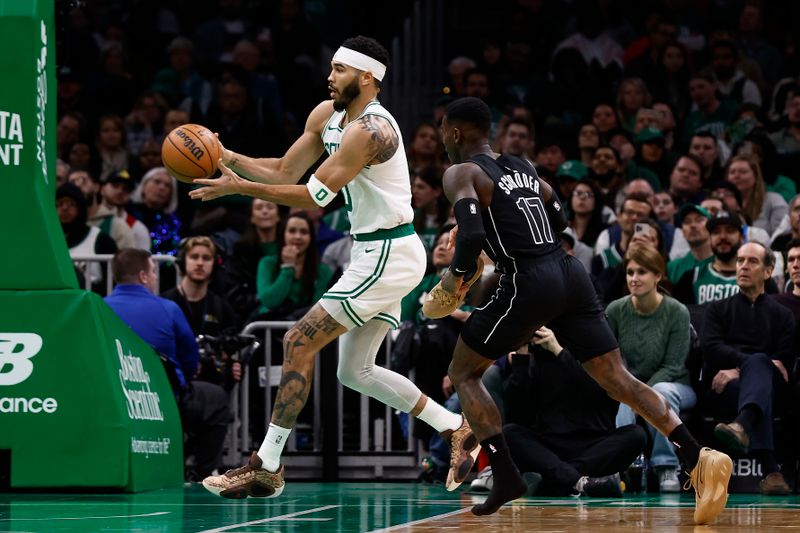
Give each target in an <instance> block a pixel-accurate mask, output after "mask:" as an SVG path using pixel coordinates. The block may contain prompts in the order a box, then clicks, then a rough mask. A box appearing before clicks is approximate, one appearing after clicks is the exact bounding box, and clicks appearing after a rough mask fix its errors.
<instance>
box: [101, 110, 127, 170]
mask: <svg viewBox="0 0 800 533" xmlns="http://www.w3.org/2000/svg"><path fill="white" fill-rule="evenodd" d="M95 145H96V146H97V151H98V152H99V153H100V158H101V161H102V168H101V170H100V176H99V177H100V180H101V181H102V180H104V179H105V178H106V177H107V176H109V175H110V174H111V173H113V172H119V171H120V170H127V169H128V164H129V163H128V158H129V157H130V153H129V152H128V144H127V141H126V137H125V124H124V123H123V122H122V119H121V118H119V117H118V116H117V115H103V116H102V117H100V120H99V121H98V131H97V140H96V142H95Z"/></svg>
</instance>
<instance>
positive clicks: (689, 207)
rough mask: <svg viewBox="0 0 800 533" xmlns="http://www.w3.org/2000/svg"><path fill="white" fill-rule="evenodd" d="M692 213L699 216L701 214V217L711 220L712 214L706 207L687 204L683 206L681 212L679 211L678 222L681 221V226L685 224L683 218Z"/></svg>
mask: <svg viewBox="0 0 800 533" xmlns="http://www.w3.org/2000/svg"><path fill="white" fill-rule="evenodd" d="M692 212H694V213H697V214H699V215H701V216H704V217H706V219H710V218H711V213H709V212H708V210H707V209H706V208H705V207H701V206H699V205H696V204H689V203H687V204H683V205H682V206H681V208H680V210H679V211H678V220H680V222H681V224H683V217H685V216H686V215H687V214H689V213H692Z"/></svg>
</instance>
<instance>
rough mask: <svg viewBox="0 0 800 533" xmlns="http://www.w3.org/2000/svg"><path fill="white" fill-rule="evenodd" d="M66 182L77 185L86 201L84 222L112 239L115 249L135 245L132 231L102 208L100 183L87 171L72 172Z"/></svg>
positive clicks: (106, 209)
mask: <svg viewBox="0 0 800 533" xmlns="http://www.w3.org/2000/svg"><path fill="white" fill-rule="evenodd" d="M67 181H69V182H70V183H72V184H74V185H77V186H78V187H79V188H80V190H81V192H82V193H83V197H84V199H85V200H86V216H87V219H86V221H87V222H88V224H89V225H90V226H97V227H98V228H100V231H102V232H103V233H104V234H106V235H108V236H109V237H111V238H112V239H114V244H116V245H117V249H120V248H130V247H132V246H135V245H136V239H135V238H134V235H133V231H132V230H131V228H130V227H129V226H128V225H127V224H126V223H125V222H124V221H123V220H117V219H116V218H114V217H112V216H111V211H110V210H109V209H108V208H106V207H103V205H102V198H101V196H100V194H99V191H100V187H101V182H99V181H97V178H96V176H95V175H93V174H91V173H90V172H89V171H87V170H72V171H70V173H69V175H68V176H67Z"/></svg>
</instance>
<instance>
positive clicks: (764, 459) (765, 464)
mask: <svg viewBox="0 0 800 533" xmlns="http://www.w3.org/2000/svg"><path fill="white" fill-rule="evenodd" d="M751 455H752V456H753V457H755V458H756V459H757V460H758V462H759V463H761V473H762V474H763V475H764V477H766V476H767V475H769V474H771V473H773V472H780V468H779V467H778V461H776V460H775V452H773V451H772V450H753V451H752V453H751Z"/></svg>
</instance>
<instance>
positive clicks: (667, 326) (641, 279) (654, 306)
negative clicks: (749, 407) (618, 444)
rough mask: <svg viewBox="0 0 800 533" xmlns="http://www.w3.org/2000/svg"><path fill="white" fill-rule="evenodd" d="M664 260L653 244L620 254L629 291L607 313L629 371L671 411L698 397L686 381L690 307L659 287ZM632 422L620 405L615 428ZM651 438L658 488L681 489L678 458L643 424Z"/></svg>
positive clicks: (629, 412)
mask: <svg viewBox="0 0 800 533" xmlns="http://www.w3.org/2000/svg"><path fill="white" fill-rule="evenodd" d="M664 266H665V265H664V258H663V256H662V255H661V254H660V253H658V251H657V250H656V249H655V248H653V247H652V246H648V245H633V246H631V247H630V248H629V249H628V251H627V253H626V254H625V276H626V280H627V285H628V291H629V292H630V294H629V295H628V296H624V297H622V298H620V299H619V300H614V301H613V302H611V304H609V306H608V308H607V309H606V316H607V317H608V323H609V325H610V326H611V329H612V330H613V331H614V335H615V336H616V337H617V340H618V341H619V348H620V351H621V352H622V357H623V359H624V360H625V363H626V365H627V367H628V370H629V371H630V373H631V374H633V375H634V377H636V378H637V379H639V380H640V381H642V382H643V383H646V384H647V385H648V386H650V387H652V388H653V390H655V391H656V392H657V393H658V394H660V395H661V396H662V397H663V398H664V400H665V401H666V402H667V403H668V404H669V406H670V407H671V408H672V410H673V411H674V412H675V413H676V414H680V413H681V411H684V410H686V409H690V408H692V407H694V405H695V403H697V396H696V395H695V393H694V390H693V389H692V387H691V386H690V385H689V372H688V370H687V369H686V357H687V356H688V354H689V311H688V310H687V309H686V306H684V305H683V304H682V303H680V302H678V301H677V300H675V299H674V298H671V297H669V296H667V295H665V294H663V293H662V292H661V291H660V290H659V289H660V287H659V285H660V283H661V281H663V280H664V279H665V269H664ZM634 423H636V414H635V413H634V412H633V411H632V410H631V408H630V407H628V406H627V405H625V404H621V405H620V406H619V413H618V414H617V426H618V427H623V426H626V425H628V424H634ZM647 427H648V429H649V431H650V435H651V438H652V439H653V450H652V452H651V454H650V465H651V466H652V467H654V468H655V469H656V473H657V474H658V484H659V488H660V489H661V492H680V490H681V485H680V483H679V482H678V467H679V466H680V461H679V460H678V455H677V454H676V453H675V449H674V447H673V445H672V443H671V442H670V441H669V439H668V438H667V437H665V436H664V435H662V434H661V433H659V432H658V431H656V429H655V428H653V427H652V426H650V425H649V424H648V425H647Z"/></svg>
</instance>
